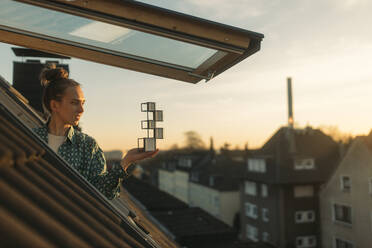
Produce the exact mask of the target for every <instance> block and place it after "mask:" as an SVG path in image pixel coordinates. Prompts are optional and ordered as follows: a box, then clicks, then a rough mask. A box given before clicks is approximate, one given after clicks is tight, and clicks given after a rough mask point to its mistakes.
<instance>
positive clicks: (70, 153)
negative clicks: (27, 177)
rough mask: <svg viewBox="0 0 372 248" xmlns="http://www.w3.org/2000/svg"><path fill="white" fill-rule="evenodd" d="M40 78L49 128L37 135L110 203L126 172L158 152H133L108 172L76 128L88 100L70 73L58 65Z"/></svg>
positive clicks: (98, 151) (94, 145) (94, 147)
mask: <svg viewBox="0 0 372 248" xmlns="http://www.w3.org/2000/svg"><path fill="white" fill-rule="evenodd" d="M40 78H41V82H42V84H43V85H44V93H43V107H44V109H45V110H46V112H48V113H49V115H50V117H49V120H48V122H47V124H46V126H44V127H41V128H37V129H35V130H34V131H35V132H36V133H37V134H38V135H39V136H40V137H41V138H42V139H43V140H44V141H45V142H47V143H48V144H49V146H50V147H51V148H52V149H53V150H54V151H55V152H57V153H58V154H59V155H61V156H62V157H63V158H64V159H65V160H66V161H67V162H68V163H69V164H70V165H71V166H72V167H74V168H75V169H77V170H78V171H79V173H81V174H82V175H83V176H84V177H85V178H86V179H87V180H88V181H89V182H90V183H91V184H93V185H94V186H95V187H96V188H97V189H98V190H99V191H100V192H102V193H103V194H104V195H105V196H106V197H107V198H108V199H113V198H115V197H117V196H118V195H119V193H120V182H121V180H122V179H123V178H124V177H126V176H129V175H128V174H127V172H126V171H127V169H128V167H129V166H130V164H132V163H134V162H136V161H139V160H142V159H145V158H150V157H153V156H155V155H156V154H157V152H158V150H157V151H155V152H141V151H139V150H138V149H137V148H134V149H131V150H129V151H128V152H127V154H126V155H125V156H124V158H123V159H122V160H121V163H120V165H117V166H113V167H112V168H111V169H110V171H107V170H106V161H105V158H104V155H103V152H102V150H101V148H100V147H99V146H98V144H97V142H96V141H95V140H94V138H92V137H90V136H88V135H87V134H84V133H82V132H80V131H79V130H78V128H76V127H77V125H78V123H79V120H80V118H81V116H82V115H83V113H84V102H85V98H84V94H83V91H82V90H81V87H80V84H79V83H77V82H76V81H74V80H72V79H69V78H68V73H67V71H66V70H64V69H63V68H56V67H55V65H52V66H50V68H46V69H44V70H43V71H42V73H41V76H40Z"/></svg>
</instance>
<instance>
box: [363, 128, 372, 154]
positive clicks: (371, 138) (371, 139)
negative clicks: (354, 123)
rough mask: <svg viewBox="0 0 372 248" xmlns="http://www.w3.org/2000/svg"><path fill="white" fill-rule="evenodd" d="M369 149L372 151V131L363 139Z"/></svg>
mask: <svg viewBox="0 0 372 248" xmlns="http://www.w3.org/2000/svg"><path fill="white" fill-rule="evenodd" d="M361 138H362V140H363V141H364V143H365V144H366V145H367V147H368V148H369V149H370V150H371V151H372V130H371V131H370V132H369V134H368V135H367V136H363V137H361Z"/></svg>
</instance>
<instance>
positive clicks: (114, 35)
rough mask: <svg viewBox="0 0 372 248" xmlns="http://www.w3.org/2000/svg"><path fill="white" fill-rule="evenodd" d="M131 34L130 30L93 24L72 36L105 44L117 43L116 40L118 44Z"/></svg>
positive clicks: (73, 32) (83, 27)
mask: <svg viewBox="0 0 372 248" xmlns="http://www.w3.org/2000/svg"><path fill="white" fill-rule="evenodd" d="M98 30H99V32H97V31H98ZM130 32H131V31H130V30H129V29H128V28H123V27H119V26H115V25H112V24H108V23H103V22H91V23H88V24H86V25H83V26H81V27H78V28H77V29H75V30H73V31H72V32H70V35H74V36H77V37H80V38H85V39H90V40H94V41H99V42H104V43H115V42H114V41H115V40H117V42H120V41H122V40H124V39H125V38H126V37H128V36H129V35H130V34H131V33H130ZM132 34H133V33H132Z"/></svg>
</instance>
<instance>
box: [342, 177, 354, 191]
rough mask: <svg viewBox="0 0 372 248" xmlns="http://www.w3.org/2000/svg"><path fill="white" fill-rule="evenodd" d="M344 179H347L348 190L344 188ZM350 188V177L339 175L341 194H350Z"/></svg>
mask: <svg viewBox="0 0 372 248" xmlns="http://www.w3.org/2000/svg"><path fill="white" fill-rule="evenodd" d="M345 178H348V179H349V184H350V185H349V186H348V188H346V187H345V181H344V179H345ZM351 187H352V182H351V176H349V175H341V176H340V188H341V190H342V191H343V192H350V191H351Z"/></svg>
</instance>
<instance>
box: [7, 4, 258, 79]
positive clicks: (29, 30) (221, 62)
mask: <svg viewBox="0 0 372 248" xmlns="http://www.w3.org/2000/svg"><path fill="white" fill-rule="evenodd" d="M262 38H263V35H262V34H258V33H254V32H251V31H247V30H243V29H239V28H235V27H231V26H227V25H223V24H219V23H215V22H210V21H207V20H204V19H200V18H196V17H192V16H188V15H184V14H181V13H177V12H173V11H169V10H165V9H162V8H158V7H155V6H151V5H147V4H144V3H138V2H136V1H118V0H75V1H63V0H55V1H45V0H22V1H12V0H2V1H0V41H2V42H6V43H10V44H15V45H19V46H24V47H29V48H33V49H38V50H44V51H46V52H53V53H58V54H62V55H67V56H71V57H77V58H81V59H86V60H90V61H94V62H98V63H103V64H108V65H113V66H118V67H122V68H127V69H130V70H135V71H140V72H145V73H149V74H154V75H158V76H163V77H167V78H173V79H176V80H182V81H186V82H190V83H197V82H199V81H200V80H202V79H206V80H209V79H211V78H212V77H214V76H216V75H218V74H220V73H221V72H223V71H225V70H226V69H228V68H230V67H231V66H233V65H234V64H236V63H238V62H240V61H241V60H243V59H245V58H246V57H248V56H250V55H251V54H253V53H255V52H257V51H258V50H259V49H260V42H261V40H262Z"/></svg>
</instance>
